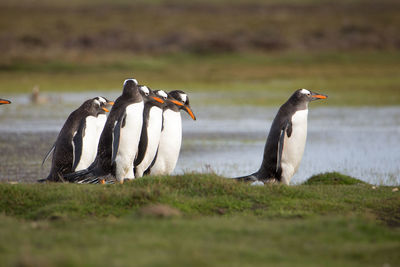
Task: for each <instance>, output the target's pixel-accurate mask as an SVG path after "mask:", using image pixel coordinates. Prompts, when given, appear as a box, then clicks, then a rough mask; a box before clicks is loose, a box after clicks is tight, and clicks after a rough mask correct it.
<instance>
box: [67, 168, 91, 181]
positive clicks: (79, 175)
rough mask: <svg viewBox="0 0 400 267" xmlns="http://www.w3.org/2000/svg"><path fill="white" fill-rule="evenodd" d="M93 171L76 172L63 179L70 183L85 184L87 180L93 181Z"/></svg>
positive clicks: (89, 169)
mask: <svg viewBox="0 0 400 267" xmlns="http://www.w3.org/2000/svg"><path fill="white" fill-rule="evenodd" d="M95 178H96V176H95V175H94V173H93V169H91V168H88V169H84V170H81V171H76V172H72V173H68V174H65V175H64V179H65V180H67V181H68V182H70V183H78V184H87V183H88V182H87V181H88V180H92V179H95Z"/></svg>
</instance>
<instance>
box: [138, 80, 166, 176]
mask: <svg viewBox="0 0 400 267" xmlns="http://www.w3.org/2000/svg"><path fill="white" fill-rule="evenodd" d="M139 88H140V93H141V94H142V97H143V100H144V102H145V104H144V111H143V126H142V133H141V136H140V142H139V150H138V156H137V158H136V159H135V162H134V166H135V167H134V170H135V177H136V178H137V177H142V176H143V173H144V172H145V171H146V169H147V168H148V167H149V166H150V164H151V163H152V162H153V159H154V158H155V156H156V153H157V149H158V144H159V142H160V136H161V130H162V121H163V108H164V103H165V102H164V101H165V100H166V99H167V97H168V96H167V94H166V93H165V92H164V91H162V90H158V96H156V95H155V93H154V92H153V91H152V90H151V89H150V88H148V87H147V86H144V85H143V86H140V87H139Z"/></svg>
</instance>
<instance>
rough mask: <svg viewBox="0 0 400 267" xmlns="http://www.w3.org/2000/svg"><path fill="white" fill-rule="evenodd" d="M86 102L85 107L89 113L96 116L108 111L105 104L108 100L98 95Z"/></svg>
mask: <svg viewBox="0 0 400 267" xmlns="http://www.w3.org/2000/svg"><path fill="white" fill-rule="evenodd" d="M87 102H88V106H87V109H88V111H89V114H91V115H96V116H97V115H99V114H106V112H109V111H110V110H109V109H108V107H107V105H109V104H108V101H107V100H106V99H105V98H104V97H101V96H100V97H99V96H98V97H95V98H93V99H90V100H88V101H87Z"/></svg>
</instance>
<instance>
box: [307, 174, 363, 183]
mask: <svg viewBox="0 0 400 267" xmlns="http://www.w3.org/2000/svg"><path fill="white" fill-rule="evenodd" d="M303 184H305V185H324V184H329V185H357V184H365V182H363V181H361V180H358V179H356V178H353V177H351V176H348V175H344V174H341V173H338V172H329V173H323V174H317V175H314V176H312V177H310V178H309V179H308V180H307V181H305V182H304V183H303Z"/></svg>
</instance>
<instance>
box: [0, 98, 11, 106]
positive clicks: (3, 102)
mask: <svg viewBox="0 0 400 267" xmlns="http://www.w3.org/2000/svg"><path fill="white" fill-rule="evenodd" d="M5 104H11V101H10V100H6V99H2V98H0V105H5Z"/></svg>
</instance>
